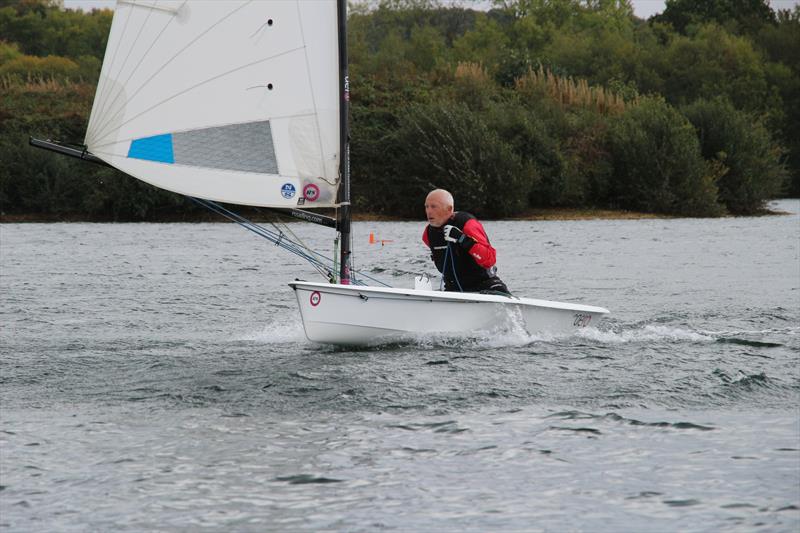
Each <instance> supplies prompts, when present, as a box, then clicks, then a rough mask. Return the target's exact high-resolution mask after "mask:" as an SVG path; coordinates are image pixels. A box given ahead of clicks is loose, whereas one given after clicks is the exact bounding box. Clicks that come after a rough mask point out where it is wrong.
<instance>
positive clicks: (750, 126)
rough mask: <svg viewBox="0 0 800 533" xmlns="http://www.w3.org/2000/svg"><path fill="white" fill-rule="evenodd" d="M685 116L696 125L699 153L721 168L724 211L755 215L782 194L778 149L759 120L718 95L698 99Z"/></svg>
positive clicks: (781, 175)
mask: <svg viewBox="0 0 800 533" xmlns="http://www.w3.org/2000/svg"><path fill="white" fill-rule="evenodd" d="M684 114H685V115H686V116H687V117H688V119H689V121H690V122H691V123H692V124H693V125H694V127H695V128H696V129H697V133H698V135H699V138H700V147H701V150H702V153H703V157H705V158H706V159H708V160H716V161H718V162H719V163H720V164H721V165H722V166H724V171H725V173H724V174H723V175H722V177H721V178H720V179H719V180H718V181H717V187H718V188H719V199H720V201H721V202H722V203H723V204H725V206H726V207H727V208H728V211H730V212H731V213H733V214H737V215H749V214H754V213H758V212H759V211H761V210H763V208H764V205H765V203H766V201H767V200H769V199H771V198H774V197H775V196H777V195H778V194H780V193H781V189H782V186H783V184H784V181H785V179H786V169H785V168H784V166H783V165H782V164H781V162H780V155H781V150H780V148H778V147H777V146H776V145H775V143H774V141H773V140H772V138H771V136H770V134H769V131H767V129H766V128H765V127H764V125H763V124H762V123H761V122H760V121H759V120H757V119H756V118H755V117H753V116H751V115H749V114H747V113H743V112H741V111H737V110H736V109H735V108H734V107H733V105H732V104H731V103H730V102H728V101H727V100H724V99H721V98H717V99H715V100H699V101H697V102H695V103H694V104H692V105H690V106H688V107H687V108H686V109H684Z"/></svg>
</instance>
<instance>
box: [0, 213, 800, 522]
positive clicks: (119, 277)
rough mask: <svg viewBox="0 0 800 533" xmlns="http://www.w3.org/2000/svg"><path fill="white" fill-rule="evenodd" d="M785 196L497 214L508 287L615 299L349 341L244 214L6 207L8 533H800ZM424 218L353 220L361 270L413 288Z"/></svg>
mask: <svg viewBox="0 0 800 533" xmlns="http://www.w3.org/2000/svg"><path fill="white" fill-rule="evenodd" d="M779 207H782V208H783V209H786V210H789V211H792V212H793V213H794V214H792V215H791V216H781V217H763V218H731V219H714V220H706V219H700V220H698V219H691V220H644V221H633V220H631V221H602V220H598V221H575V222H487V223H486V227H487V229H488V231H489V233H490V236H491V238H492V240H493V243H494V244H495V245H496V247H497V248H498V251H499V256H500V263H499V267H500V272H501V275H502V277H503V279H504V280H505V281H506V282H507V283H508V285H509V287H510V288H511V289H512V290H513V291H514V292H515V293H517V294H519V295H524V296H529V297H538V298H546V299H555V300H568V301H576V302H582V303H588V304H593V305H600V306H604V307H607V308H609V309H611V311H612V313H613V314H612V316H611V317H610V318H609V319H607V320H606V321H605V322H604V323H602V324H600V325H599V326H598V327H597V328H592V329H588V330H586V331H584V332H583V333H582V334H581V335H579V336H574V337H567V338H542V337H537V336H529V335H528V334H527V333H525V332H524V331H520V330H517V329H515V328H514V327H513V325H512V326H510V327H509V329H508V330H507V331H501V332H497V333H496V334H494V335H490V336H487V337H476V338H469V339H456V338H446V337H420V338H418V339H416V340H414V341H410V342H407V343H403V344H393V345H388V346H379V347H372V348H368V349H361V350H348V349H335V348H329V347H323V346H317V345H313V344H311V343H309V342H307V341H306V340H305V339H304V336H303V333H302V325H301V323H300V319H299V315H298V312H297V310H296V303H295V302H294V300H293V299H294V296H293V294H292V292H291V290H290V289H289V288H288V287H287V286H286V282H288V281H290V280H292V279H294V278H295V277H301V278H305V279H316V278H315V277H314V275H313V274H312V272H311V271H310V270H309V269H308V268H307V267H305V265H304V264H302V263H300V262H299V261H298V260H296V259H295V258H294V257H292V256H289V255H287V254H286V253H285V252H281V251H279V250H277V249H276V248H275V247H274V246H272V245H269V244H265V243H262V242H261V241H260V240H259V239H258V238H256V237H254V236H252V235H251V234H249V233H247V232H245V231H244V230H242V229H240V228H238V227H236V226H233V225H228V224H196V225H195V224H25V225H11V224H6V225H2V226H0V283H1V285H2V286H1V287H0V288H1V289H2V293H1V294H0V303H1V304H2V306H1V307H0V319H1V321H2V322H1V323H2V330H1V331H0V357H1V359H0V361H1V362H2V366H0V384H1V385H2V387H1V388H0V529H2V530H7V531H110V530H112V529H113V530H119V531H198V530H213V531H290V530H298V529H304V530H345V531H377V530H398V531H433V530H443V531H552V532H561V531H614V532H616V531H753V530H763V531H787V532H796V531H797V530H798V528H800V422H799V419H800V369H799V365H798V353H799V352H800V350H799V349H800V336H799V335H800V242H799V240H798V239H799V238H800V237H799V236H800V215H798V213H800V202H798V201H796V200H794V201H783V202H781V203H780V205H779ZM292 228H293V229H294V230H295V231H296V232H297V233H298V234H299V235H300V236H301V237H302V238H303V239H305V240H307V241H308V243H309V244H311V245H312V246H313V247H315V248H321V249H324V248H329V247H330V244H329V239H330V237H331V234H330V233H328V230H320V229H318V228H316V227H312V226H307V225H301V224H295V225H293V226H292ZM421 230H422V224H421V223H419V224H417V223H366V222H362V223H357V224H356V225H355V241H356V249H357V250H356V253H357V260H358V263H359V264H361V265H369V266H370V272H371V273H373V274H374V275H376V276H379V277H381V278H382V279H384V280H386V281H389V282H391V283H392V284H393V285H395V286H411V285H412V284H413V280H412V276H413V274H416V273H418V272H420V271H423V270H427V271H429V272H432V271H433V269H432V267H431V266H430V265H429V259H428V258H427V256H426V254H425V252H424V250H423V248H422V245H421V243H420V242H419V237H420V233H421ZM370 232H374V233H375V234H376V237H377V238H378V239H391V240H392V241H393V242H391V243H387V244H386V245H385V246H382V247H381V246H379V245H373V246H370V245H368V244H367V239H368V235H369V233H370Z"/></svg>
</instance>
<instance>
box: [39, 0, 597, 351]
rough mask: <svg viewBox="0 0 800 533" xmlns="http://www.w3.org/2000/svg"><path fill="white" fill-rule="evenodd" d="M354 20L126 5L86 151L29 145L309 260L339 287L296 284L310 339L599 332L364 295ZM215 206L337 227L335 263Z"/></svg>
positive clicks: (144, 0)
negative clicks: (354, 182)
mask: <svg viewBox="0 0 800 533" xmlns="http://www.w3.org/2000/svg"><path fill="white" fill-rule="evenodd" d="M346 15H347V12H346V0H320V1H303V0H271V1H269V2H261V1H233V0H222V1H212V0H208V1H203V2H189V1H186V0H176V1H169V0H161V1H159V0H118V2H117V5H116V10H115V13H114V19H113V22H112V26H111V31H110V34H109V38H108V45H107V48H106V52H105V58H104V61H103V66H102V70H101V74H100V80H99V83H98V86H97V92H96V95H95V100H94V103H93V107H92V111H91V115H90V118H89V125H88V128H87V132H86V138H85V142H84V145H83V146H80V147H75V146H74V145H67V144H64V143H60V142H56V141H51V140H40V139H33V138H32V139H31V140H30V143H31V144H32V145H34V146H37V147H40V148H45V149H48V150H52V151H55V152H58V153H61V154H64V155H68V156H72V157H77V158H80V159H84V160H87V161H92V162H95V163H100V164H104V165H108V166H111V167H114V168H117V169H119V170H121V171H122V172H125V173H126V174H129V175H131V176H133V177H135V178H138V179H140V180H142V181H145V182H147V183H150V184H152V185H154V186H156V187H160V188H162V189H166V190H169V191H173V192H176V193H180V194H184V195H186V196H189V197H190V198H192V199H193V200H195V201H197V202H198V203H201V204H202V205H204V206H206V207H208V208H209V209H212V210H214V211H216V212H218V213H220V214H222V215H224V216H226V217H228V218H230V219H232V220H234V221H236V222H238V223H239V224H241V225H243V226H244V227H245V228H247V229H249V230H251V231H253V232H255V233H257V234H259V235H261V236H262V237H265V238H267V239H268V240H271V241H272V242H275V243H276V244H278V245H280V246H281V247H283V248H285V249H287V250H289V251H292V252H294V253H298V255H301V256H303V257H304V258H306V259H308V260H309V261H310V262H311V263H312V265H314V266H316V267H317V269H318V270H319V271H321V272H322V273H324V274H325V277H327V278H328V280H329V281H330V283H312V282H305V281H295V282H293V283H290V284H289V286H290V287H292V289H294V292H295V295H296V296H297V302H298V305H299V307H300V315H301V317H302V320H303V327H304V329H305V333H306V336H307V337H308V338H309V339H310V340H312V341H316V342H320V343H334V344H366V343H373V342H376V341H377V342H380V341H382V340H386V339H396V338H398V337H407V336H409V335H411V336H413V335H419V334H423V335H424V334H430V333H435V334H446V335H473V334H475V333H476V332H480V331H486V330H489V331H491V330H493V329H496V328H503V327H507V326H508V325H509V324H518V325H520V326H522V327H524V328H525V329H526V330H527V331H528V332H530V333H537V334H548V333H549V334H559V333H565V332H567V333H568V332H570V331H572V330H575V329H576V328H581V327H586V326H587V325H589V324H595V323H596V322H597V320H598V319H599V318H600V317H601V316H602V315H604V314H606V313H608V311H607V310H606V309H603V308H600V307H591V306H586V305H578V304H572V303H559V302H549V301H545V300H534V299H526V298H516V297H508V296H496V295H485V294H475V293H453V292H440V291H432V290H420V289H398V288H391V287H388V286H387V287H377V286H366V285H365V282H364V280H365V278H368V276H366V275H365V274H360V273H358V272H353V271H351V255H352V254H351V236H350V228H351V221H350V219H351V213H350V167H349V130H348V127H349V126H348V106H349V100H350V92H349V90H350V89H349V78H348V71H347V42H346ZM217 202H223V203H226V204H236V205H244V206H259V207H264V208H268V209H271V210H278V211H280V212H281V213H284V214H286V215H289V216H292V217H295V218H298V219H301V220H305V221H308V222H313V223H316V224H320V225H323V226H328V227H331V228H334V229H335V230H336V235H337V236H336V241H335V242H337V243H338V252H337V253H336V254H335V259H334V260H332V261H331V260H328V259H326V258H324V257H322V256H321V255H319V254H317V253H316V252H313V251H310V250H306V249H303V248H302V247H301V246H300V245H298V244H296V243H294V242H291V241H290V240H289V239H288V238H287V236H286V235H285V234H284V233H283V232H278V233H275V232H274V231H271V230H269V229H267V228H264V227H262V226H259V225H256V224H254V223H252V222H250V221H247V220H246V219H244V218H242V217H240V216H239V215H237V214H235V213H233V212H232V211H230V210H229V209H228V208H226V207H223V206H221V205H219V204H218V203H217ZM315 208H329V209H331V208H333V209H335V212H336V216H335V217H329V216H326V215H323V214H319V213H317V212H315V211H313V210H309V209H315Z"/></svg>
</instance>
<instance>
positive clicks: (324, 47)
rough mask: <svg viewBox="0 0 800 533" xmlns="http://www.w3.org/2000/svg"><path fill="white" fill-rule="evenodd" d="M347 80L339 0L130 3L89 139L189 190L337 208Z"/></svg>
mask: <svg viewBox="0 0 800 533" xmlns="http://www.w3.org/2000/svg"><path fill="white" fill-rule="evenodd" d="M338 76H339V66H338V36H337V23H336V2H335V0H313V1H308V0H269V1H262V0H256V1H249V2H248V1H234V0H221V1H215V0H205V1H193V2H190V1H186V0H183V1H164V0H162V1H158V0H120V1H118V2H117V7H116V11H115V13H114V21H113V24H112V27H111V33H110V35H109V40H108V46H107V48H106V53H105V59H104V61H103V68H102V72H101V75H100V82H99V84H98V87H97V93H96V96H95V101H94V105H93V107H92V113H91V117H90V120H89V127H88V130H87V133H86V141H85V142H86V145H87V147H88V149H89V151H90V152H92V153H93V154H94V155H96V156H97V157H99V158H100V159H102V160H104V161H106V162H107V163H109V164H111V165H112V166H114V167H116V168H118V169H120V170H122V171H123V172H125V173H127V174H130V175H132V176H135V177H136V178H139V179H141V180H143V181H146V182H148V183H151V184H153V185H155V186H157V187H161V188H163V189H167V190H170V191H174V192H177V193H181V194H186V195H190V196H195V197H199V198H204V199H209V200H215V201H221V202H227V203H233V204H241V205H258V206H273V207H295V206H298V205H301V206H303V207H330V206H334V205H336V190H337V186H338V182H339V159H340V154H339V151H340V148H339V136H340V134H339V95H340V91H339V88H338V86H339V82H338Z"/></svg>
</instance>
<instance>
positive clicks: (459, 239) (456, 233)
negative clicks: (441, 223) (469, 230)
mask: <svg viewBox="0 0 800 533" xmlns="http://www.w3.org/2000/svg"><path fill="white" fill-rule="evenodd" d="M442 229H444V240H446V241H448V242H455V243H458V244H460V245H461V246H462V247H463V248H465V249H466V250H469V249H470V248H472V245H473V244H475V241H474V240H473V239H472V238H471V237H469V236H468V235H464V232H462V231H461V230H460V229H458V228H457V227H456V226H451V225H449V224H448V225H447V226H445V227H444V228H442Z"/></svg>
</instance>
